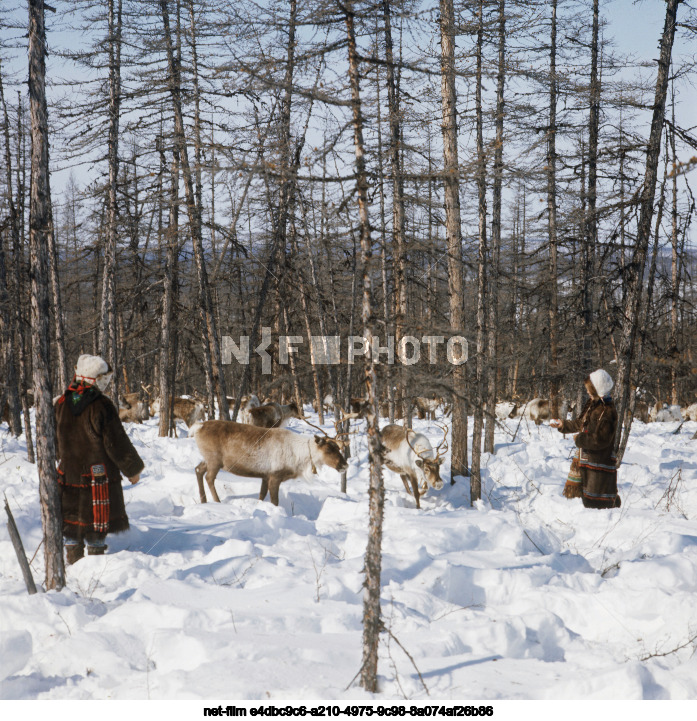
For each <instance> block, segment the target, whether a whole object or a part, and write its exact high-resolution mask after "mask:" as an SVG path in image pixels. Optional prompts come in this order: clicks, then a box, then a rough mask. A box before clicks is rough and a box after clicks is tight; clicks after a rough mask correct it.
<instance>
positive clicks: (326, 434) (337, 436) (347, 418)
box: [301, 413, 358, 443]
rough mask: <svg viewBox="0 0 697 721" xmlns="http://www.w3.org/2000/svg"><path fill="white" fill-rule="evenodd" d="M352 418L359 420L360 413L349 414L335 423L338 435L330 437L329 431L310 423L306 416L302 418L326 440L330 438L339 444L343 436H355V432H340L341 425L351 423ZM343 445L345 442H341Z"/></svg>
mask: <svg viewBox="0 0 697 721" xmlns="http://www.w3.org/2000/svg"><path fill="white" fill-rule="evenodd" d="M352 418H358V413H349V414H348V415H345V416H342V417H341V418H340V419H339V420H338V421H334V429H335V431H336V435H334V436H330V435H329V433H327V431H325V430H324V428H320V427H319V426H316V425H315V424H314V423H310V421H308V420H307V418H306V417H305V416H302V418H301V420H303V421H305V423H307V425H308V426H311V427H312V428H315V429H316V430H318V431H319V432H320V433H322V434H323V435H324V437H325V438H328V439H329V440H330V441H337V442H339V438H340V437H342V436H350V435H355V433H356V432H355V431H353V432H349V431H340V430H339V423H343V421H349V420H351V419H352ZM341 442H342V443H343V442H344V441H341Z"/></svg>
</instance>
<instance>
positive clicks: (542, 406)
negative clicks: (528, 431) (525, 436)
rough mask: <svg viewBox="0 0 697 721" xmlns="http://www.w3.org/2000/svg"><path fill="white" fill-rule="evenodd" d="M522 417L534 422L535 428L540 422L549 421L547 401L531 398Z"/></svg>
mask: <svg viewBox="0 0 697 721" xmlns="http://www.w3.org/2000/svg"><path fill="white" fill-rule="evenodd" d="M524 415H525V417H526V418H529V419H530V420H532V421H535V425H536V426H539V425H541V424H542V421H548V420H549V419H550V414H549V401H548V400H547V399H546V398H533V399H532V400H531V401H530V402H529V403H528V404H527V405H526V406H525V411H524Z"/></svg>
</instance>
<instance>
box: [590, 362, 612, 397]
mask: <svg viewBox="0 0 697 721" xmlns="http://www.w3.org/2000/svg"><path fill="white" fill-rule="evenodd" d="M589 377H590V379H591V383H592V384H593V386H594V387H595V390H596V391H597V392H598V395H599V396H600V397H601V398H602V397H603V396H606V395H607V394H608V393H609V392H610V391H611V390H612V386H614V385H615V382H614V381H613V380H612V378H611V377H610V374H609V373H608V372H607V371H604V370H603V369H602V368H598V370H597V371H593V372H592V373H591V374H590V376H589Z"/></svg>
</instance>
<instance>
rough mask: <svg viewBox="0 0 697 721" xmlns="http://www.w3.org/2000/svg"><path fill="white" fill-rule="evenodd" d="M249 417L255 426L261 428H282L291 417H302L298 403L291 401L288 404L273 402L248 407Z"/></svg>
mask: <svg viewBox="0 0 697 721" xmlns="http://www.w3.org/2000/svg"><path fill="white" fill-rule="evenodd" d="M248 413H249V418H250V421H249V423H251V424H252V425H253V426H257V427H259V428H280V427H281V426H284V425H285V424H286V423H287V422H288V421H289V420H290V419H291V418H302V417H303V416H302V413H300V410H299V409H298V404H297V403H296V402H295V401H291V402H290V403H289V404H288V405H285V406H282V405H281V404H280V403H276V402H271V403H266V404H265V405H263V406H258V407H257V408H249V409H248Z"/></svg>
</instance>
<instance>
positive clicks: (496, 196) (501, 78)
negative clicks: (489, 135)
mask: <svg viewBox="0 0 697 721" xmlns="http://www.w3.org/2000/svg"><path fill="white" fill-rule="evenodd" d="M498 25H499V28H498V66H497V72H496V119H495V126H496V139H495V141H494V178H493V181H494V182H493V198H492V213H491V267H490V272H489V379H488V380H489V384H488V389H487V397H486V409H487V414H486V427H485V431H484V450H485V451H486V452H487V453H493V452H494V429H495V427H496V415H495V409H496V394H497V383H498V361H497V359H498V348H497V344H498V325H499V317H498V295H499V288H498V283H499V256H500V253H501V188H502V185H503V121H504V112H505V103H504V88H505V82H506V0H499V18H498Z"/></svg>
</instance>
